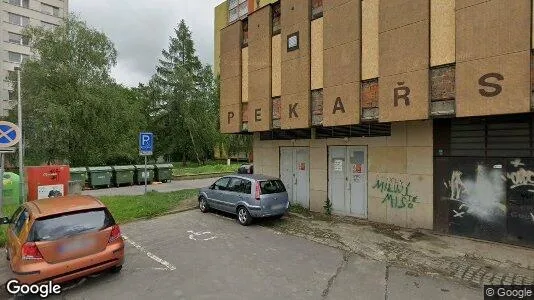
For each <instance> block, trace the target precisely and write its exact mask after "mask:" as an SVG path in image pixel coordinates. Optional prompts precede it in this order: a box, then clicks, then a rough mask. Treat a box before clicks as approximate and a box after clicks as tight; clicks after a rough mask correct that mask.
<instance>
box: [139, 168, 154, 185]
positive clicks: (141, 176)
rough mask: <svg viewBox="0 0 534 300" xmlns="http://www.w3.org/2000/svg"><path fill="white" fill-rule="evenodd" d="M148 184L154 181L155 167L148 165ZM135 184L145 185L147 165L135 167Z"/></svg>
mask: <svg viewBox="0 0 534 300" xmlns="http://www.w3.org/2000/svg"><path fill="white" fill-rule="evenodd" d="M146 169H147V173H148V174H146V175H147V177H146V182H147V183H149V182H152V181H154V165H147V166H146ZM135 183H136V184H145V165H135Z"/></svg>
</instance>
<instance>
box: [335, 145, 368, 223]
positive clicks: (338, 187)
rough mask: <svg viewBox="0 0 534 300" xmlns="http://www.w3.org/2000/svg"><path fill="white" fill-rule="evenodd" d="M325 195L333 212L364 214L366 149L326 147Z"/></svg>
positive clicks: (365, 214)
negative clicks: (326, 187) (327, 153)
mask: <svg viewBox="0 0 534 300" xmlns="http://www.w3.org/2000/svg"><path fill="white" fill-rule="evenodd" d="M328 165H329V172H328V197H329V199H330V201H331V202H332V210H333V211H334V212H336V213H341V214H350V215H354V216H357V217H361V218H366V217H367V150H366V148H365V147H345V146H334V147H330V148H329V158H328Z"/></svg>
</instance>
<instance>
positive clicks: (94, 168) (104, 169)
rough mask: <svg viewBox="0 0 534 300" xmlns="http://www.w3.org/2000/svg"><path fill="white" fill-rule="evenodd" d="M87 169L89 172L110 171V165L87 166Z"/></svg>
mask: <svg viewBox="0 0 534 300" xmlns="http://www.w3.org/2000/svg"><path fill="white" fill-rule="evenodd" d="M87 171H89V172H95V171H111V167H87Z"/></svg>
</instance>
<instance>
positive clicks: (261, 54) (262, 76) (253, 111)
mask: <svg viewBox="0 0 534 300" xmlns="http://www.w3.org/2000/svg"><path fill="white" fill-rule="evenodd" d="M248 22H249V42H248V43H249V47H248V48H249V65H248V71H249V85H248V94H249V112H250V117H249V122H248V130H249V131H251V132H256V131H267V130H270V129H271V124H272V121H271V114H272V113H271V109H272V107H271V99H272V96H271V95H272V84H271V76H272V61H271V60H272V54H271V51H272V45H271V43H272V12H271V6H270V5H267V6H264V7H263V8H261V9H259V10H257V11H255V12H254V13H252V14H251V15H249V19H248Z"/></svg>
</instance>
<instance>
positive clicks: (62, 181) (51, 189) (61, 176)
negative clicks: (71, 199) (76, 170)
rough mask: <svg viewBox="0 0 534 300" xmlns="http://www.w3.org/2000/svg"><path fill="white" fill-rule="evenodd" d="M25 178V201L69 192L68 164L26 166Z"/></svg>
mask: <svg viewBox="0 0 534 300" xmlns="http://www.w3.org/2000/svg"><path fill="white" fill-rule="evenodd" d="M26 178H27V181H28V198H27V201H34V200H38V199H45V198H50V197H55V196H59V195H62V196H64V195H68V193H69V181H70V170H69V166H60V165H55V166H54V165H50V166H39V167H26Z"/></svg>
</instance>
